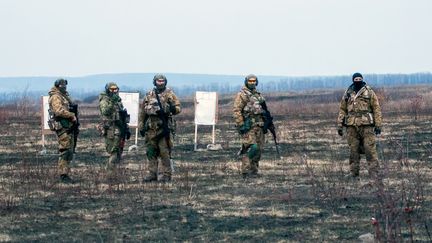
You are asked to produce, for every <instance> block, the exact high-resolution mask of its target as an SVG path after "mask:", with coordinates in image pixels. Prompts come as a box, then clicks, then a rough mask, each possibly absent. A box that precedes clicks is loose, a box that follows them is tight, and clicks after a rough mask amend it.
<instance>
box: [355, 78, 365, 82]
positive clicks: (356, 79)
mask: <svg viewBox="0 0 432 243" xmlns="http://www.w3.org/2000/svg"><path fill="white" fill-rule="evenodd" d="M361 81H363V78H362V77H355V78H354V82H361Z"/></svg>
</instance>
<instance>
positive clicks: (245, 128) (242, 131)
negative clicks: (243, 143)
mask: <svg viewBox="0 0 432 243" xmlns="http://www.w3.org/2000/svg"><path fill="white" fill-rule="evenodd" d="M249 130H250V126H249V127H248V126H247V124H246V123H243V124H242V125H241V126H239V128H238V131H239V133H240V134H245V133H247V132H248V131H249Z"/></svg>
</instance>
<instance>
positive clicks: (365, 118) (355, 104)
mask: <svg viewBox="0 0 432 243" xmlns="http://www.w3.org/2000/svg"><path fill="white" fill-rule="evenodd" d="M337 123H338V127H342V126H345V125H346V126H376V127H381V124H382V116H381V107H380V105H379V102H378V97H377V96H376V94H375V92H374V91H373V90H372V88H371V87H370V86H369V85H367V84H365V85H364V86H363V87H362V88H361V89H360V90H359V91H358V92H357V93H356V92H355V91H354V88H353V85H351V86H349V87H348V89H347V90H346V91H345V93H344V95H343V97H342V100H341V102H340V106H339V115H338V119H337Z"/></svg>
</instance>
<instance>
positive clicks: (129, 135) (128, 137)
mask: <svg viewBox="0 0 432 243" xmlns="http://www.w3.org/2000/svg"><path fill="white" fill-rule="evenodd" d="M125 135H126V140H129V139H130V137H131V132H130V131H129V130H127V131H126V134H125Z"/></svg>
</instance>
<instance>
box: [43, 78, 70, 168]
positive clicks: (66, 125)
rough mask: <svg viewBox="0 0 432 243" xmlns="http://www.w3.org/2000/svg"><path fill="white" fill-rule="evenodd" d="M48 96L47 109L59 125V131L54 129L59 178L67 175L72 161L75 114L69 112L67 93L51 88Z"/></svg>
mask: <svg viewBox="0 0 432 243" xmlns="http://www.w3.org/2000/svg"><path fill="white" fill-rule="evenodd" d="M48 94H49V99H48V103H49V109H50V110H51V112H52V113H53V115H54V119H55V120H56V121H58V123H59V125H60V126H59V129H56V134H57V138H58V143H59V152H60V156H59V159H58V170H59V174H60V175H61V176H63V175H68V173H69V171H70V168H69V163H70V161H72V160H73V150H74V134H73V133H72V131H71V128H72V126H73V122H72V120H73V119H74V117H75V114H74V113H73V112H70V111H69V106H70V105H71V104H72V100H71V98H70V96H69V93H68V92H66V91H64V92H62V91H61V90H60V89H59V88H58V87H56V86H54V87H52V88H51V90H50V91H49V93H48Z"/></svg>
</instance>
